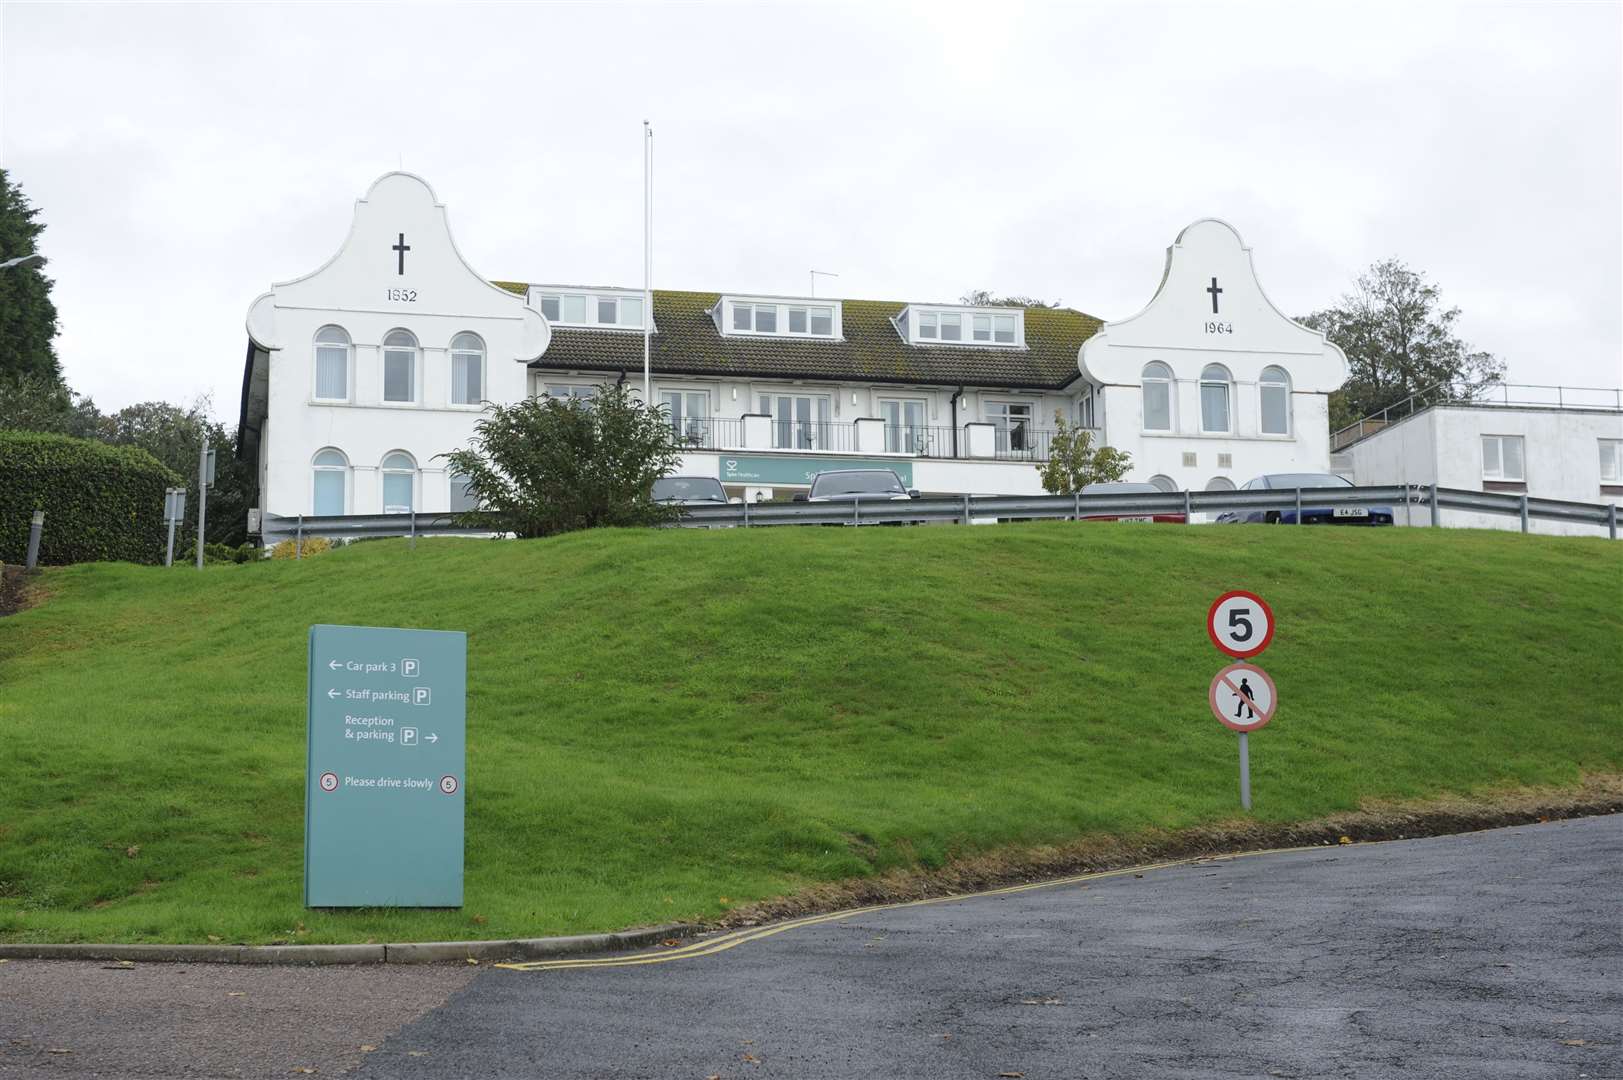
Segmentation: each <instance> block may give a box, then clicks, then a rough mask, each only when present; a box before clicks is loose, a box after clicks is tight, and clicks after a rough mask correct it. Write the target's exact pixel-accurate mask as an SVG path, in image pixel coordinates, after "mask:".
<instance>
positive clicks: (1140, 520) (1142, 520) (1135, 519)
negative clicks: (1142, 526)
mask: <svg viewBox="0 0 1623 1080" xmlns="http://www.w3.org/2000/svg"><path fill="white" fill-rule="evenodd" d="M1116 520H1117V521H1131V522H1137V523H1146V522H1153V521H1154V520H1155V518H1154V517H1153V516H1152V517H1119V518H1117V519H1116Z"/></svg>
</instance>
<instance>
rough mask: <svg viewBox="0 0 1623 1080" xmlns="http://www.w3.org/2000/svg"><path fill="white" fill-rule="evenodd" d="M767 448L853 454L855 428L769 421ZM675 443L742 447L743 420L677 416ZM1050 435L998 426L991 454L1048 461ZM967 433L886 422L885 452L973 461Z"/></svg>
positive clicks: (697, 447) (832, 423) (695, 446)
mask: <svg viewBox="0 0 1623 1080" xmlns="http://www.w3.org/2000/svg"><path fill="white" fill-rule="evenodd" d="M766 427H767V439H768V443H769V445H768V446H763V447H759V449H763V450H764V449H773V450H814V451H815V450H822V451H828V452H830V453H856V452H857V451H858V450H859V449H860V447H859V446H858V445H857V434H856V425H855V424H851V423H840V422H835V421H808V420H768V421H767V422H766ZM671 429H672V431H673V432H675V434H676V442H677V445H678V446H680V447H682V448H683V449H690V450H743V449H745V448H746V447H745V438H744V421H743V420H742V419H740V418H737V417H735V418H732V419H715V418H705V419H699V418H696V417H679V418H677V419H675V420H672V421H671ZM1054 434H1055V433H1054V432H1052V431H1049V430H1046V429H1042V428H1033V427H1028V426H1026V425H1024V424H1011V425H1008V426H1001V425H1000V426H997V427H995V428H994V429H993V432H992V451H993V456H995V457H997V458H1002V459H1006V460H1015V461H1033V462H1035V461H1047V460H1048V455H1049V450H1050V448H1051V444H1052V441H1053V437H1054ZM969 438H970V436H969V433H968V432H967V431H966V430H964V429H963V428H958V429H954V428H951V427H945V426H931V425H922V424H887V425H886V426H885V431H884V444H883V448H884V452H885V453H887V454H906V455H909V456H911V457H921V458H968V457H971V456H972V455H971V453H970V443H969Z"/></svg>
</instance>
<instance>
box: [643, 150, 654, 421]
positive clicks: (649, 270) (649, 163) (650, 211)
mask: <svg viewBox="0 0 1623 1080" xmlns="http://www.w3.org/2000/svg"><path fill="white" fill-rule="evenodd" d="M653 333H654V129H653V128H651V127H649V126H648V121H646V120H644V121H643V122H642V401H643V404H644V405H647V406H650V407H651V406H652V405H653V403H654V386H653V371H652V369H651V368H650V366H649V353H650V350H651V348H652V345H653Z"/></svg>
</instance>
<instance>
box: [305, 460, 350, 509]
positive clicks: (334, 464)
mask: <svg viewBox="0 0 1623 1080" xmlns="http://www.w3.org/2000/svg"><path fill="white" fill-rule="evenodd" d="M311 465H312V466H313V469H314V477H313V478H312V481H311V513H313V514H315V515H316V516H317V517H327V516H329V515H337V514H343V513H345V512H346V510H347V507H348V506H349V458H347V457H345V456H344V452H343V451H342V450H335V449H333V448H332V447H328V448H327V449H325V450H322V451H319V452H318V453H317V454H316V456H315V458H314V459H312V461H311Z"/></svg>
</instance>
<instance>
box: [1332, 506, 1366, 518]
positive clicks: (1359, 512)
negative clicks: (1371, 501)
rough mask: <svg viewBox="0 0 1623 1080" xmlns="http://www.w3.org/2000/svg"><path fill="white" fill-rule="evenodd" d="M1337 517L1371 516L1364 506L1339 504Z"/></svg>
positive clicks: (1336, 509) (1336, 512) (1336, 510)
mask: <svg viewBox="0 0 1623 1080" xmlns="http://www.w3.org/2000/svg"><path fill="white" fill-rule="evenodd" d="M1335 515H1336V517H1369V511H1368V510H1367V509H1365V508H1364V507H1362V506H1338V507H1336V508H1335Z"/></svg>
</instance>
